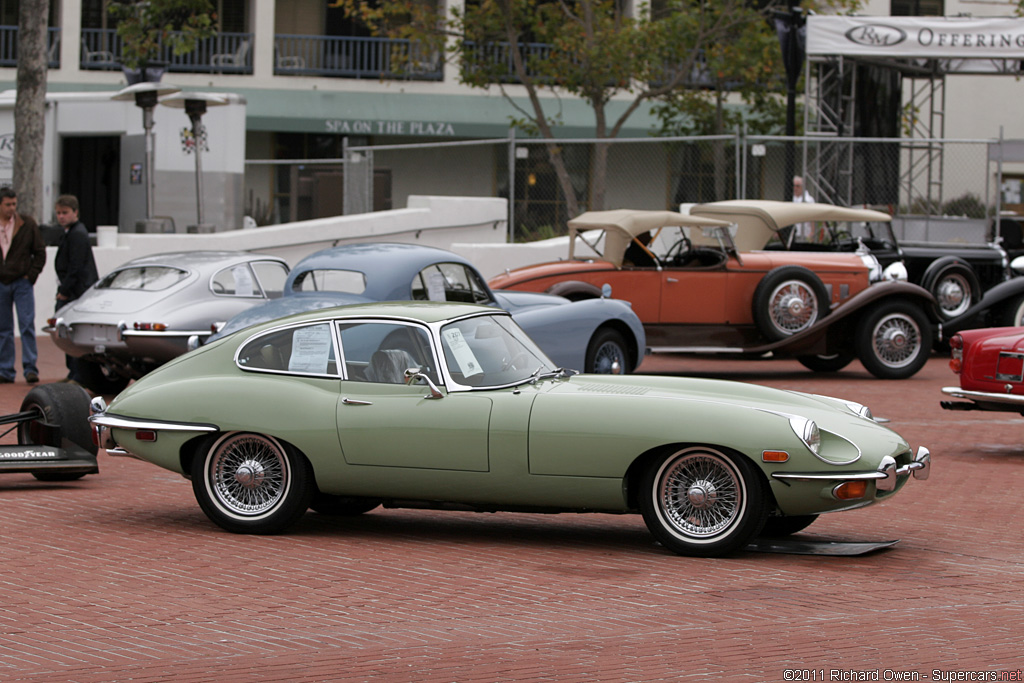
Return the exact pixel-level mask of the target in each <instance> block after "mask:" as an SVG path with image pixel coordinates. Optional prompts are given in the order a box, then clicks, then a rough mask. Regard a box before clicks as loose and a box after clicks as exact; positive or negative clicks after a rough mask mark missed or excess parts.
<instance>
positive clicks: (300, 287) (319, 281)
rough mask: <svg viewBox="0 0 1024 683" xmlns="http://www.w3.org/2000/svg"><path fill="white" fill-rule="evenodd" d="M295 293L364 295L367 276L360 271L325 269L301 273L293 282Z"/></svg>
mask: <svg viewBox="0 0 1024 683" xmlns="http://www.w3.org/2000/svg"><path fill="white" fill-rule="evenodd" d="M292 291H295V292H346V293H348V294H362V293H363V292H365V291H366V274H365V273H361V272H359V271H358V270H340V269H337V268H324V269H320V270H307V271H305V272H303V273H299V274H298V275H297V276H296V277H295V281H294V282H292Z"/></svg>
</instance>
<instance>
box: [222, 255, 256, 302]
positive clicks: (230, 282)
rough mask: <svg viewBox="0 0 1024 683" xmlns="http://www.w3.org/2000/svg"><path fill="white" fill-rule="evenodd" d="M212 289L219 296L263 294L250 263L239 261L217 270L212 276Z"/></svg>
mask: <svg viewBox="0 0 1024 683" xmlns="http://www.w3.org/2000/svg"><path fill="white" fill-rule="evenodd" d="M210 289H211V290H212V291H213V293H214V294H216V295H217V296H239V297H254V296H261V293H260V287H259V284H257V282H256V276H255V275H253V272H252V269H251V268H249V264H248V263H238V264H235V265H233V266H228V267H227V268H222V269H221V270H219V271H217V272H216V273H215V274H214V276H213V277H212V278H210Z"/></svg>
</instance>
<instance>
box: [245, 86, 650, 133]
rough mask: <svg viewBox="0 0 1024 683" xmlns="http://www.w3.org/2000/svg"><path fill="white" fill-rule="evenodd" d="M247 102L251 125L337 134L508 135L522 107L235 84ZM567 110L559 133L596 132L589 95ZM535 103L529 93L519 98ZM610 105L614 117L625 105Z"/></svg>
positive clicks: (645, 114)
mask: <svg viewBox="0 0 1024 683" xmlns="http://www.w3.org/2000/svg"><path fill="white" fill-rule="evenodd" d="M233 92H237V93H238V94H240V95H242V96H244V97H245V98H246V101H247V108H246V122H247V127H248V129H249V130H250V131H281V132H297V133H336V134H341V135H374V136H397V137H425V138H500V137H507V136H508V130H509V125H510V123H509V122H510V119H511V118H512V117H518V118H521V117H522V114H521V113H520V112H518V111H516V109H515V108H514V107H513V106H512V105H510V104H509V102H508V101H507V100H505V98H503V97H501V96H500V95H433V94H413V93H401V92H375V93H368V92H337V91H324V90H300V91H293V90H255V89H252V90H250V89H235V90H233ZM550 102H551V107H552V110H551V111H552V112H556V111H558V110H559V109H560V110H561V120H562V125H561V126H559V127H558V128H557V132H556V135H557V137H564V138H592V137H594V136H595V135H594V112H593V110H592V109H591V108H590V107H588V106H587V105H586V104H585V103H583V102H582V101H581V100H577V99H568V98H563V99H561V100H551V101H550ZM517 104H519V106H521V107H524V108H526V107H528V106H529V103H528V102H527V101H525V100H523V101H522V102H518V103H517ZM625 107H626V104H625V103H622V104H620V103H617V102H614V103H612V104H610V105H609V107H608V109H609V119H612V117H614V116H617V115H618V114H619V113H621V112H622V111H624V110H625ZM629 124H630V125H628V126H627V127H626V128H625V129H623V131H622V132H621V133H620V137H647V136H648V135H649V134H650V132H651V131H653V130H655V127H656V120H655V119H654V117H653V116H651V115H650V113H649V111H647V110H644V109H641V110H640V111H637V112H635V113H634V114H633V116H632V117H631V118H630V121H629Z"/></svg>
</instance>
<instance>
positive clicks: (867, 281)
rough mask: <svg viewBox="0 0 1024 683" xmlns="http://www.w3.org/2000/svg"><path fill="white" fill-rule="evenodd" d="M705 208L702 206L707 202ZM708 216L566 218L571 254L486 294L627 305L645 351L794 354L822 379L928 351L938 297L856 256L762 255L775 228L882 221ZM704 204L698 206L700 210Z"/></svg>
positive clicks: (898, 367) (880, 369) (799, 211)
mask: <svg viewBox="0 0 1024 683" xmlns="http://www.w3.org/2000/svg"><path fill="white" fill-rule="evenodd" d="M703 206H705V207H706V206H708V205H703ZM715 206H716V207H717V208H716V209H714V213H711V212H707V213H705V215H684V214H681V213H676V212H673V211H640V210H631V209H619V210H614V211H589V212H587V213H584V214H582V215H580V216H579V217H577V218H574V219H573V220H571V221H569V258H568V260H564V261H557V262H551V263H542V264H538V265H534V266H527V267H525V268H519V269H517V270H512V271H507V272H505V273H504V274H502V275H499V276H497V277H495V278H494V279H492V280H491V281H490V283H489V284H490V286H491V288H492V289H499V290H500V289H516V290H527V291H536V292H549V293H552V294H558V295H560V296H564V297H567V298H569V299H581V298H587V297H597V296H602V295H607V294H608V289H609V288H607V287H605V285H608V286H610V289H611V291H613V292H614V294H615V297H616V298H618V299H624V300H626V301H629V302H630V303H631V304H632V306H633V310H634V311H635V312H636V314H637V315H638V316H639V317H640V320H641V321H642V322H643V324H644V329H645V331H646V333H647V342H648V345H649V346H650V351H651V352H652V353H697V354H732V355H734V356H736V357H745V358H768V357H773V358H777V357H795V358H797V359H798V360H799V361H800V362H801V363H803V364H804V365H805V366H806V367H808V368H810V369H812V370H815V371H819V372H834V371H837V370H840V369H842V368H844V367H845V366H846V365H848V364H849V363H850V362H851V361H852V360H853V359H854V358H859V359H860V361H861V362H862V363H863V364H864V367H865V368H867V370H868V371H869V372H871V374H873V375H875V376H876V377H880V378H884V379H903V378H906V377H910V376H912V375H913V374H914V373H916V372H917V371H918V370H920V369H921V367H922V366H923V365H924V363H925V362H926V361H927V359H928V354H929V353H930V352H931V348H932V339H933V331H932V320H931V319H930V316H929V313H928V312H927V311H929V310H931V307H932V306H933V305H934V302H935V299H934V297H933V296H932V295H931V294H930V293H929V292H928V291H927V290H925V289H924V288H922V287H919V286H917V285H913V284H910V283H908V282H906V270H905V268H902V264H899V263H896V264H893V266H891V267H890V268H888V269H885V270H883V269H882V267H881V265H880V264H879V263H878V260H877V259H876V258H875V257H874V256H872V255H871V254H870V253H869V252H868V251H867V250H866V249H865V250H861V251H858V252H856V253H819V252H784V251H783V252H780V251H763V248H764V246H765V245H766V244H767V243H768V241H769V240H770V239H772V238H773V237H775V236H776V235H777V234H778V232H779V231H780V230H784V229H787V228H790V227H792V226H795V225H798V224H801V223H815V222H824V221H888V220H890V217H889V215H888V214H885V213H882V212H879V211H870V210H865V209H850V208H845V207H839V206H832V205H829V204H795V203H791V202H773V201H743V202H735V203H732V202H718V203H716V204H715ZM701 208H703V207H701Z"/></svg>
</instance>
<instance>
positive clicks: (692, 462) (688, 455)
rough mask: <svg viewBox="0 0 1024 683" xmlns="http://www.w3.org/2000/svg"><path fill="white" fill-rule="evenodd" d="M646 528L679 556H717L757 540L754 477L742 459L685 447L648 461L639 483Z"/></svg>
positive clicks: (759, 515)
mask: <svg viewBox="0 0 1024 683" xmlns="http://www.w3.org/2000/svg"><path fill="white" fill-rule="evenodd" d="M640 487H641V488H640V497H639V507H640V512H641V514H642V515H643V518H644V522H645V523H646V524H647V528H648V529H649V530H650V531H651V533H652V534H653V535H654V537H655V538H656V539H658V541H660V542H661V543H662V545H664V546H665V547H667V548H668V549H669V550H672V551H673V552H675V553H678V554H680V555H690V556H694V557H717V556H719V555H725V554H728V553H731V552H734V551H736V550H739V549H740V548H742V547H743V546H745V545H747V543H749V542H750V540H751V539H752V538H753V537H754V536H756V535H757V533H758V532H759V531H760V530H761V527H762V525H763V524H764V521H765V519H766V518H767V516H768V507H767V495H766V493H765V486H764V484H763V483H762V480H761V477H760V474H759V473H758V472H757V471H756V469H755V468H754V465H753V464H751V463H750V461H748V460H747V459H746V458H743V457H740V456H729V455H726V454H725V453H723V452H721V451H718V450H716V449H713V448H707V447H690V448H684V449H682V450H678V451H673V452H671V453H669V454H668V455H666V456H664V457H662V458H660V459H658V460H656V461H654V462H653V463H652V464H651V465H650V466H649V467H648V468H647V470H646V471H645V473H644V475H643V478H642V480H641V484H640Z"/></svg>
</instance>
